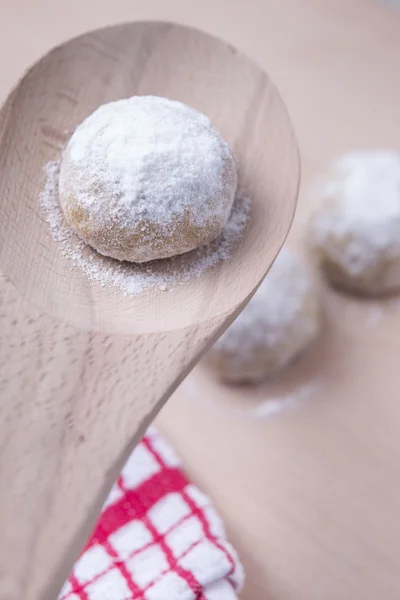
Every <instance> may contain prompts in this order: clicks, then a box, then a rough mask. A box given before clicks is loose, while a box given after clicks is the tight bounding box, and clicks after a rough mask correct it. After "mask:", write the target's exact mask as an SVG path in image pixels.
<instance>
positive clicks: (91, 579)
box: [60, 428, 243, 600]
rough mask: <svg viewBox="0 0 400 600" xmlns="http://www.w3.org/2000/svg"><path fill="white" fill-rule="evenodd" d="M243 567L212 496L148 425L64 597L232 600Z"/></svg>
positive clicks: (76, 599)
mask: <svg viewBox="0 0 400 600" xmlns="http://www.w3.org/2000/svg"><path fill="white" fill-rule="evenodd" d="M242 583H243V570H242V567H241V565H240V563H239V561H238V558H237V556H236V553H235V551H234V550H233V548H232V547H231V546H230V544H229V543H228V542H227V540H226V535H225V531H224V527H223V524H222V522H221V519H220V518H219V517H218V515H217V513H216V511H215V508H214V507H213V505H212V504H211V502H210V500H209V499H208V498H207V497H206V496H205V495H204V494H203V493H202V492H200V490H199V489H198V488H196V487H195V486H194V485H192V484H191V483H190V482H189V481H188V479H187V478H186V477H185V475H184V474H183V472H182V470H181V465H180V461H179V460H178V458H177V456H176V455H175V452H174V451H173V450H172V448H171V447H170V446H169V444H168V443H167V442H166V441H165V440H164V439H163V438H162V437H161V436H160V435H159V434H158V433H157V432H156V431H155V430H154V429H153V428H151V429H150V430H149V431H148V432H147V433H146V435H145V437H144V438H143V439H142V441H141V443H140V444H139V445H138V446H137V447H136V449H135V450H134V452H133V453H132V455H131V457H130V459H129V460H128V462H127V463H126V465H125V467H124V469H123V471H122V473H121V476H120V478H119V480H118V482H117V483H116V485H115V486H114V488H113V489H112V491H111V493H110V495H109V497H108V500H107V502H106V504H105V506H104V508H103V512H102V514H101V517H100V519H99V521H98V523H97V525H96V527H95V530H94V532H93V535H92V537H91V539H90V541H89V542H88V544H87V546H86V548H85V550H84V552H83V554H82V556H81V558H80V559H79V560H78V562H77V563H76V565H75V567H74V569H73V572H72V575H71V577H70V578H69V580H68V581H67V583H66V584H65V586H64V588H63V590H62V592H61V595H60V599H61V600H236V599H237V595H236V592H237V591H238V590H239V589H240V588H241V586H242Z"/></svg>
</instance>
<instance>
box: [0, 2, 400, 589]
mask: <svg viewBox="0 0 400 600" xmlns="http://www.w3.org/2000/svg"><path fill="white" fill-rule="evenodd" d="M138 19H142V20H143V19H165V20H174V21H177V22H181V23H185V24H189V25H195V26H197V27H199V28H201V29H204V30H205V31H208V32H210V33H214V34H216V35H217V36H219V37H222V38H223V39H225V40H227V41H229V42H230V43H232V44H234V45H235V46H237V47H238V48H240V49H241V50H243V51H245V52H247V54H249V55H250V56H251V57H253V58H255V59H256V60H257V61H258V62H259V64H261V65H262V66H263V67H264V68H265V69H266V70H267V71H268V72H269V74H270V75H271V76H272V78H273V79H274V80H275V82H276V84H277V85H278V87H279V89H280V91H281V93H282V95H283V97H284V99H285V100H286V103H287V105H288V108H289V112H290V114H291V116H292V119H293V122H294V126H295V129H296V131H297V134H298V138H299V143H300V151H301V156H302V162H303V184H302V191H301V196H300V203H299V216H300V217H301V213H302V207H304V205H305V203H306V202H307V190H308V188H309V185H310V182H311V180H312V178H313V177H314V176H315V174H316V173H318V172H319V171H321V170H322V169H323V168H324V167H325V165H326V163H327V162H328V161H329V160H330V159H331V158H332V157H334V156H336V155H337V154H339V153H341V152H343V151H345V150H348V149H351V148H354V147H394V148H397V149H399V150H400V13H399V12H396V10H395V9H394V8H391V7H389V6H384V5H381V4H377V3H375V2H374V1H372V0H371V1H367V0H324V1H321V0H230V2H226V1H224V0H202V2H199V1H194V0H169V2H165V0H146V2H145V1H144V0H141V1H135V0H113V1H112V2H106V1H97V2H94V1H93V0H90V1H89V0H58V1H57V2H55V1H54V0H35V1H32V0H13V2H9V0H0V33H1V42H2V46H1V49H2V52H1V54H0V73H1V78H0V97H1V98H3V97H4V96H5V95H6V93H7V92H8V90H9V89H10V87H11V86H12V85H13V83H14V82H15V81H16V80H17V79H18V77H19V76H20V75H21V73H22V71H23V70H24V69H25V68H26V67H27V66H28V65H29V64H31V63H32V62H33V61H34V60H35V59H36V58H39V57H40V56H41V55H42V54H43V53H44V52H45V51H47V50H48V49H49V48H50V47H51V46H53V45H55V44H58V43H60V42H61V41H64V40H66V39H68V38H69V37H71V36H73V35H76V34H78V33H81V32H83V31H86V30H88V29H92V28H95V27H100V26H102V25H105V24H110V23H116V22H121V21H125V20H138ZM297 237H298V234H297V232H296V230H294V231H293V232H292V234H291V241H292V242H293V243H296V238H297ZM323 296H324V300H325V306H326V313H327V314H326V327H325V331H324V335H323V338H322V340H321V343H320V345H319V347H318V348H317V349H316V350H315V351H314V353H312V354H310V355H309V356H308V357H307V358H306V359H305V360H303V361H302V362H301V363H300V364H298V365H297V366H296V368H294V369H293V370H292V371H291V372H290V374H289V376H288V378H287V380H286V381H284V382H282V383H281V384H279V385H275V386H274V387H271V386H263V387H261V388H258V389H257V390H255V391H252V392H251V391H247V390H245V391H244V390H241V391H229V392H228V391H227V390H226V389H225V388H222V387H221V386H218V385H216V384H215V383H214V382H213V381H212V379H210V377H209V376H208V375H207V373H204V372H203V371H202V369H201V367H200V368H197V369H196V370H195V371H194V372H193V374H192V375H191V376H190V377H189V379H188V380H187V381H186V382H184V384H183V385H182V386H181V388H180V389H179V390H178V391H177V392H176V394H175V396H174V397H173V398H172V399H171V400H170V402H169V403H168V405H167V406H166V408H165V409H164V410H163V412H162V414H161V416H160V418H159V420H158V422H159V425H160V426H161V428H162V429H164V430H165V431H166V432H167V433H168V434H169V437H170V438H171V439H172V440H173V441H174V443H175V444H176V446H177V448H178V449H179V450H180V452H181V454H182V456H183V457H184V460H185V463H186V465H187V467H188V470H189V472H190V473H191V475H192V476H193V478H194V479H195V480H196V481H197V482H198V483H199V484H201V486H202V487H203V488H204V489H205V490H206V491H207V492H208V493H209V494H210V495H211V496H212V498H213V499H214V501H215V502H216V504H217V506H218V508H219V509H220V512H221V513H222V515H223V516H224V519H225V520H226V524H227V527H228V530H229V534H230V537H231V539H232V540H233V541H234V542H235V544H236V546H237V548H238V550H239V552H240V554H241V556H242V558H243V561H244V563H245V566H246V570H247V573H248V582H247V585H246V589H245V591H244V594H243V599H244V600H376V598H384V599H385V600H398V598H400V574H399V570H400V569H399V567H400V517H399V515H400V468H399V463H400V441H399V440H400V397H399V392H398V388H399V383H400V374H399V367H398V356H399V355H400V309H399V308H398V305H396V303H393V302H392V303H391V304H390V306H385V307H384V311H383V314H381V312H380V308H379V307H377V306H376V305H375V304H371V303H365V302H364V303H362V304H359V303H357V302H355V301H353V300H350V299H346V298H341V297H340V296H337V295H335V294H333V293H330V292H329V291H324V293H323ZM298 386H301V389H306V390H308V392H309V396H310V397H309V399H308V401H307V402H305V403H304V404H301V405H300V406H297V407H295V408H294V409H291V410H286V411H284V412H281V413H280V414H278V415H276V416H275V417H274V418H266V417H265V414H264V413H265V410H263V408H262V407H265V406H266V405H265V400H268V398H271V396H277V397H279V398H280V397H282V395H285V394H286V395H288V394H290V393H291V392H293V390H294V389H296V387H298ZM246 395H247V396H248V397H247V398H246V397H245V396H246ZM289 406H290V405H289ZM260 407H261V408H260Z"/></svg>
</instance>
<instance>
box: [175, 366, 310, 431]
mask: <svg viewBox="0 0 400 600" xmlns="http://www.w3.org/2000/svg"><path fill="white" fill-rule="evenodd" d="M264 388H265V386H263V389H264ZM320 388H321V382H320V381H319V380H316V381H310V382H307V383H304V384H303V385H300V386H298V387H296V388H294V389H292V390H289V391H287V392H286V393H282V394H278V395H274V396H269V395H268V393H267V390H266V398H265V399H263V400H258V399H256V398H258V396H259V395H260V394H259V392H258V391H257V387H256V388H254V390H255V391H254V396H255V398H254V399H253V398H251V396H252V391H251V390H249V389H248V388H246V392H245V393H243V397H242V398H241V402H240V405H238V404H237V402H235V400H234V397H233V395H232V394H229V398H228V397H227V395H226V394H225V395H224V397H223V398H222V397H220V396H221V395H220V391H219V389H216V390H215V392H216V395H217V396H218V398H214V397H213V394H212V392H211V394H210V390H207V392H206V393H204V389H203V387H202V386H201V385H198V384H197V382H196V380H195V374H194V375H189V377H187V378H186V379H185V381H184V382H183V383H182V384H181V389H182V390H184V391H185V393H186V394H187V396H188V397H189V398H192V399H193V400H196V402H202V403H204V404H206V405H207V408H209V407H210V406H212V407H213V408H214V409H215V410H219V411H227V412H229V413H230V414H236V415H237V416H239V417H240V418H241V419H242V418H243V417H247V418H250V419H257V420H264V419H271V418H273V417H275V416H277V415H279V414H281V413H283V412H286V411H293V410H297V409H300V408H301V407H302V406H303V405H304V404H305V403H306V402H308V401H309V400H310V399H311V398H312V397H313V396H315V394H316V393H317V392H318V390H320ZM238 390H240V388H238ZM236 395H237V394H236ZM248 396H250V399H249V397H248ZM225 397H226V401H225ZM244 404H245V406H244Z"/></svg>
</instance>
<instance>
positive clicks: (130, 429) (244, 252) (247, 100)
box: [0, 23, 299, 600]
mask: <svg viewBox="0 0 400 600" xmlns="http://www.w3.org/2000/svg"><path fill="white" fill-rule="evenodd" d="M133 94H156V95H162V96H167V97H170V98H172V99H177V100H182V101H184V102H187V103H188V104H190V105H192V106H194V107H195V108H197V109H200V110H202V111H204V112H205V113H206V114H207V115H208V116H209V117H210V118H211V119H212V121H213V122H214V124H215V126H216V127H217V128H218V129H219V130H220V131H221V132H222V133H223V135H224V136H225V138H226V139H227V140H228V141H229V142H230V144H231V145H232V147H233V149H234V151H235V153H236V154H237V156H238V158H239V161H240V168H241V178H242V183H244V184H245V185H247V186H251V196H252V212H251V218H250V220H249V224H248V226H247V228H246V231H245V234H244V236H243V239H242V240H241V242H240V243H239V244H238V246H237V248H235V250H234V251H233V252H232V256H231V258H230V259H229V260H227V261H225V262H223V263H219V264H218V265H217V266H216V267H215V268H213V269H210V270H209V271H206V272H205V273H204V274H203V275H202V276H200V277H198V278H193V279H191V280H189V281H188V282H187V283H185V284H184V285H176V286H172V289H171V290H170V291H169V292H168V293H165V292H163V291H160V290H155V289H153V290H150V291H146V292H143V293H142V294H140V295H139V296H129V297H124V296H123V295H122V293H120V292H119V291H117V290H115V289H114V288H103V287H101V286H100V285H99V284H97V283H96V282H92V281H89V280H88V279H86V278H85V277H84V276H83V274H82V273H81V272H80V271H79V270H78V269H77V268H76V267H74V265H73V264H72V263H71V262H70V261H68V259H67V258H65V257H64V256H63V255H62V254H61V252H60V249H59V247H58V245H57V243H56V242H55V241H54V240H53V239H52V237H51V235H50V232H49V229H48V226H47V224H46V223H45V221H44V219H43V214H42V213H41V210H40V201H39V198H40V192H41V190H42V189H43V184H44V174H43V166H44V165H45V164H46V163H47V161H49V160H51V159H54V158H57V157H59V155H60V151H61V149H62V147H63V145H64V144H65V142H66V139H67V138H68V135H69V134H70V133H71V132H72V131H73V130H74V128H75V126H76V125H77V124H78V123H79V122H80V121H81V120H82V119H83V118H84V117H85V116H87V115H88V114H89V113H90V112H91V111H93V110H94V109H95V108H96V107H97V106H98V105H100V104H102V103H104V102H107V101H110V100H113V99H117V98H121V97H127V96H130V95H133ZM298 179H299V163H298V155H297V148H296V143H295V140H294V137H293V132H292V129H291V125H290V122H289V119H288V117H287V115H286V111H285V109H284V107H283V105H282V102H281V100H280V98H279V95H278V93H277V92H276V90H275V88H274V86H273V85H272V84H271V82H270V80H269V79H268V77H267V76H266V75H265V74H264V73H263V71H262V70H261V69H260V68H259V67H257V66H256V65H255V64H254V63H253V62H251V61H250V60H249V59H247V58H246V57H245V56H244V55H242V54H240V53H239V52H237V51H236V50H235V49H234V48H232V47H231V46H228V45H227V44H225V43H222V42H220V41H218V40H217V39H215V38H212V37H210V36H207V35H205V34H201V33H199V32H198V31H196V30H191V29H187V28H184V27H180V26H172V25H168V24H165V23H153V24H150V23H141V24H136V25H135V24H126V25H121V26H116V27H110V28H107V29H104V30H102V31H97V32H94V33H91V34H86V35H84V36H82V37H80V38H76V39H74V40H72V41H70V42H68V43H66V44H64V45H62V46H59V47H57V48H55V49H54V50H52V51H51V52H50V53H49V54H47V55H46V56H45V57H44V58H43V59H41V60H40V61H39V62H38V63H36V64H35V65H34V66H33V67H32V69H30V70H29V71H28V72H27V74H26V75H25V76H24V78H23V79H22V80H21V81H20V82H19V84H18V85H17V86H16V87H15V89H14V91H13V92H12V94H11V95H10V96H9V98H8V100H7V102H6V104H5V106H4V108H3V109H2V111H1V113H0V203H1V206H0V270H1V286H0V336H1V337H0V340H1V343H0V394H1V396H0V447H1V453H0V490H1V491H0V531H1V536H0V599H1V600H17V599H18V600H20V599H21V598H24V599H25V600H54V598H55V597H56V596H57V593H58V591H59V589H60V587H61V585H62V584H63V582H64V579H65V578H66V576H67V574H68V572H69V569H70V568H71V566H72V563H73V561H74V560H75V558H76V556H77V554H78V552H79V551H80V549H81V548H82V545H83V543H84V541H85V540H86V538H87V536H88V534H89V532H90V529H91V527H92V525H93V523H94V520H95V518H96V516H97V514H98V513H99V511H100V508H101V505H102V503H103V502H104V500H105V497H106V494H107V492H108V490H109V489H110V487H111V485H112V483H113V482H114V481H115V479H116V477H117V475H118V473H119V470H120V469H121V467H122V464H123V462H124V460H125V459H126V458H127V456H128V454H129V453H130V452H131V451H132V448H133V447H134V445H135V443H136V442H137V440H138V439H139V436H140V434H141V433H142V432H143V431H144V428H145V427H146V426H147V424H148V423H149V422H150V421H151V420H152V418H154V416H155V414H156V413H157V411H158V410H159V409H160V408H161V406H162V405H163V404H164V402H165V401H166V399H167V398H168V397H169V395H170V394H171V393H172V391H173V390H174V389H175V387H176V386H177V385H178V384H179V383H180V382H181V381H182V379H183V378H184V377H185V375H186V374H187V373H188V372H189V370H190V369H191V368H192V366H193V364H194V363H195V362H196V361H197V360H198V358H199V356H200V355H201V354H202V353H203V352H204V351H205V350H206V349H207V347H208V346H209V345H210V344H211V343H212V342H213V341H214V340H215V339H216V337H217V336H218V335H219V334H220V333H221V332H222V331H223V329H224V328H225V327H226V326H227V325H228V324H229V323H230V322H231V321H232V320H233V318H234V317H235V316H236V314H238V312H239V311H240V310H241V308H242V307H243V306H244V304H245V303H246V302H247V301H248V299H249V298H250V296H251V295H252V293H253V292H254V290H255V289H256V287H257V286H258V285H259V283H260V282H261V280H262V278H263V277H264V275H265V273H266V272H267V270H268V268H269V266H270V265H271V263H272V261H273V259H274V257H275V256H276V253H277V251H278V250H279V248H280V246H281V244H282V243H283V241H284V239H285V236H286V235H287V232H288V229H289V227H290V224H291V220H292V217H293V212H294V209H295V204H296V196H297V189H298ZM110 600H111V599H110Z"/></svg>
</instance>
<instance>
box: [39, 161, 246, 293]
mask: <svg viewBox="0 0 400 600" xmlns="http://www.w3.org/2000/svg"><path fill="white" fill-rule="evenodd" d="M44 171H45V175H46V182H45V186H44V189H43V192H42V194H41V207H42V210H43V212H44V215H45V218H46V221H47V223H48V224H49V226H50V231H51V234H52V237H53V238H54V240H56V241H57V242H58V243H59V248H60V251H61V252H62V254H63V255H64V256H65V257H66V258H68V259H70V260H71V262H72V263H73V265H74V266H77V267H79V268H80V269H81V270H82V271H83V272H84V273H85V275H86V276H87V277H88V278H89V279H90V280H92V281H97V282H99V283H100V285H102V286H113V287H117V288H119V289H121V290H122V291H123V292H124V294H126V295H131V294H140V293H142V292H143V291H145V290H146V289H149V288H158V289H160V290H161V291H165V292H166V291H168V290H170V289H171V288H172V287H174V286H175V285H177V284H181V283H184V282H185V281H188V280H189V279H191V278H193V277H199V276H201V275H202V274H203V273H204V272H205V271H207V270H208V269H210V268H212V267H213V266H215V265H216V264H217V263H218V262H220V261H222V260H226V259H228V258H229V256H230V255H231V253H232V251H233V249H234V248H235V247H236V246H237V244H238V243H239V241H240V238H241V236H242V234H243V232H244V229H245V227H246V223H247V220H248V217H249V212H250V199H249V197H248V196H247V195H246V194H245V193H244V192H243V190H239V191H238V192H237V194H236V199H235V202H234V205H233V208H232V213H231V216H230V218H229V220H228V222H227V224H226V226H225V228H224V229H223V232H222V234H221V235H220V236H219V237H218V238H217V239H216V240H215V241H214V242H212V243H211V244H209V245H207V246H204V247H202V248H198V249H196V250H193V251H192V252H189V253H188V254H186V255H183V256H176V257H173V258H168V259H163V260H158V261H152V262H149V263H143V264H134V263H127V262H118V261H116V260H113V259H111V258H108V257H105V256H102V255H100V254H98V253H97V252H96V251H95V250H93V249H92V248H91V247H90V246H88V245H87V244H85V243H84V242H83V241H82V240H81V239H80V238H78V236H76V235H75V234H74V233H73V232H72V230H71V229H70V227H69V226H68V225H67V223H66V222H65V220H64V216H63V213H62V211H61V208H60V206H59V203H58V179H59V172H60V161H59V160H57V161H51V162H49V163H47V165H45V168H44Z"/></svg>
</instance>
